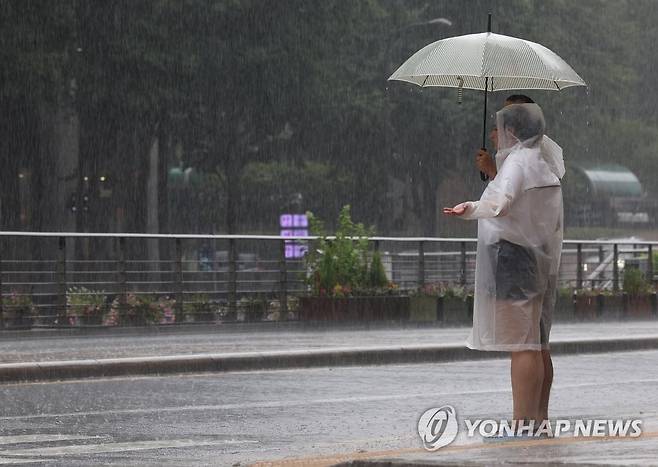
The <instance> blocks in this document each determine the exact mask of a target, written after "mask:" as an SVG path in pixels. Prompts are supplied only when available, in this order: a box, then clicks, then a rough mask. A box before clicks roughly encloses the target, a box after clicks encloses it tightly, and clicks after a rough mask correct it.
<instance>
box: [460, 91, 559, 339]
mask: <svg viewBox="0 0 658 467" xmlns="http://www.w3.org/2000/svg"><path fill="white" fill-rule="evenodd" d="M496 117H497V125H498V153H497V154H496V162H497V165H498V166H499V170H498V173H497V175H496V177H495V178H494V179H493V180H492V181H491V182H490V183H489V185H488V186H487V188H486V189H485V190H484V193H482V197H481V198H480V200H479V201H473V202H467V203H466V211H465V213H464V214H463V216H462V218H464V219H478V245H477V259H476V267H475V300H474V312H473V329H472V331H471V335H470V336H469V338H468V340H467V345H468V347H470V348H472V349H478V350H499V351H521V350H541V349H547V348H548V336H549V333H550V329H551V318H552V314H553V308H554V306H555V298H556V297H555V295H556V285H557V281H556V279H557V272H558V268H559V262H560V254H561V251H562V236H563V228H562V217H563V214H562V188H561V185H560V178H561V177H562V175H564V163H563V161H562V150H561V148H560V147H559V146H558V145H557V144H556V143H555V142H554V141H552V140H550V139H549V138H548V137H545V136H544V126H545V124H544V116H543V113H542V111H541V108H540V107H539V106H538V105H537V104H513V105H509V106H507V107H505V108H503V109H502V110H500V111H499V112H498V113H497V115H496Z"/></svg>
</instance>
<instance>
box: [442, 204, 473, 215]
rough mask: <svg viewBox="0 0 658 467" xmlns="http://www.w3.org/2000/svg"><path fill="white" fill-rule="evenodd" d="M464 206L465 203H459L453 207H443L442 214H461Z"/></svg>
mask: <svg viewBox="0 0 658 467" xmlns="http://www.w3.org/2000/svg"><path fill="white" fill-rule="evenodd" d="M466 208H467V204H466V203H460V204H458V205H457V206H455V207H454V208H443V214H445V215H446V216H461V215H463V214H464V213H465V212H466Z"/></svg>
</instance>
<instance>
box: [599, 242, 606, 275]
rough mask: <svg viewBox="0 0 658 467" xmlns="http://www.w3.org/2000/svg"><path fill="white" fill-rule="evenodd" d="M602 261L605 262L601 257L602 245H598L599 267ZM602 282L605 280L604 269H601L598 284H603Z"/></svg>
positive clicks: (602, 256) (603, 257)
mask: <svg viewBox="0 0 658 467" xmlns="http://www.w3.org/2000/svg"><path fill="white" fill-rule="evenodd" d="M603 261H605V256H604V255H603V245H599V265H602V264H603ZM604 280H605V267H603V268H602V269H601V273H600V274H599V284H603V281H604Z"/></svg>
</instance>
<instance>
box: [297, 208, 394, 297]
mask: <svg viewBox="0 0 658 467" xmlns="http://www.w3.org/2000/svg"><path fill="white" fill-rule="evenodd" d="M307 214H308V218H309V223H310V227H311V234H312V235H316V236H319V237H320V238H319V239H318V240H316V241H313V242H312V245H311V247H310V249H309V253H308V254H307V255H306V262H307V265H308V267H309V269H310V276H309V281H310V284H311V286H312V289H313V293H314V294H315V295H320V296H336V297H342V296H346V295H353V294H364V295H365V294H368V292H369V291H370V290H371V289H378V288H388V289H393V288H394V287H393V285H392V284H391V285H390V286H389V282H388V279H387V278H386V273H385V271H384V266H383V264H382V262H381V257H379V254H378V253H375V254H374V255H372V260H370V259H369V258H370V254H369V251H370V246H369V241H368V237H369V236H372V235H374V229H373V228H370V229H367V228H366V227H364V226H363V224H360V223H358V224H357V223H354V222H353V221H352V218H351V215H350V206H349V205H346V206H344V207H343V208H342V209H341V211H340V214H339V216H338V227H337V229H336V233H335V235H334V236H333V237H329V236H327V234H326V232H325V227H324V223H323V222H322V221H321V220H320V219H318V218H317V217H315V216H314V215H313V214H312V213H310V212H309V213H307ZM369 266H370V267H369Z"/></svg>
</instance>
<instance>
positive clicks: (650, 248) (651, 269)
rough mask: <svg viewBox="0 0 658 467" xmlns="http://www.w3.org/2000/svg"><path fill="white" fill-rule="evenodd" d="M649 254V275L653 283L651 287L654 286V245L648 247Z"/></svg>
mask: <svg viewBox="0 0 658 467" xmlns="http://www.w3.org/2000/svg"><path fill="white" fill-rule="evenodd" d="M647 249H648V250H649V251H648V255H649V263H648V264H647V276H649V277H648V279H649V283H650V284H651V287H653V245H652V244H649V246H648V247H647Z"/></svg>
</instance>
